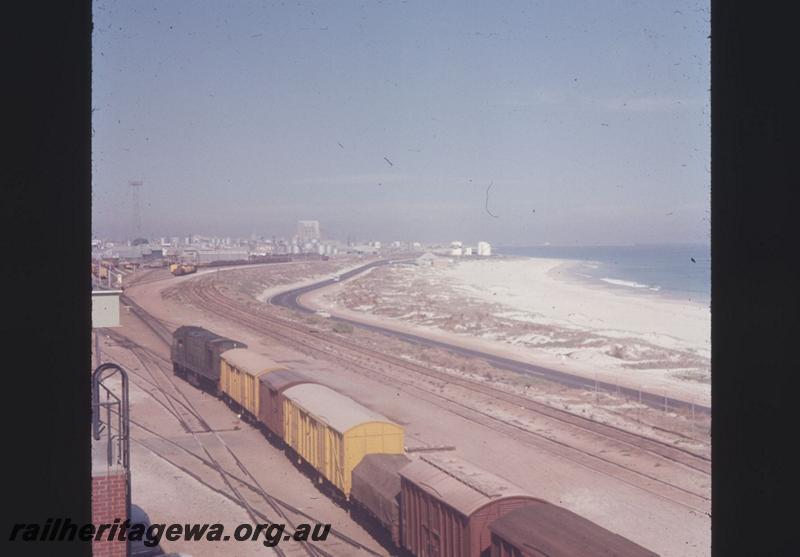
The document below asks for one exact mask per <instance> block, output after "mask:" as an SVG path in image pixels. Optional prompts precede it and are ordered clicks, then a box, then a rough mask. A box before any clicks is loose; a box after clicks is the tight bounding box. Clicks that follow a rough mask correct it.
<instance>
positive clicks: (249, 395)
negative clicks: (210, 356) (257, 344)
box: [219, 348, 284, 420]
mask: <svg viewBox="0 0 800 557" xmlns="http://www.w3.org/2000/svg"><path fill="white" fill-rule="evenodd" d="M220 361H221V363H220V374H219V388H220V390H221V391H222V392H223V393H224V394H225V395H227V396H228V398H230V399H231V400H232V401H234V402H235V403H236V404H238V405H239V406H241V407H242V408H243V409H244V410H245V411H247V413H248V414H250V416H248V417H249V418H251V419H254V420H255V419H257V417H258V410H259V396H258V386H259V377H261V376H262V375H264V374H265V373H269V372H271V371H275V370H278V369H284V368H283V366H281V365H279V364H277V363H275V362H274V361H273V360H271V359H269V358H268V357H266V356H264V355H262V354H259V353H258V352H253V351H252V350H248V349H246V348H233V349H231V350H226V351H225V352H223V353H222V354H220Z"/></svg>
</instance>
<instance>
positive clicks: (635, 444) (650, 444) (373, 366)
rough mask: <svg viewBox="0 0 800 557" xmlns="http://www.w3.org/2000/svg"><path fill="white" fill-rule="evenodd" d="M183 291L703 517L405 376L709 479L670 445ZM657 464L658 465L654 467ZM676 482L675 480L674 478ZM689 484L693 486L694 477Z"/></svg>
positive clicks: (694, 502) (199, 290)
mask: <svg viewBox="0 0 800 557" xmlns="http://www.w3.org/2000/svg"><path fill="white" fill-rule="evenodd" d="M187 289H188V290H189V293H190V297H191V299H192V303H194V304H195V305H197V306H198V307H200V308H201V309H204V310H206V311H209V312H211V313H214V314H216V315H221V316H224V317H226V318H228V319H230V320H232V321H234V322H236V323H238V324H240V325H243V326H246V327H248V328H251V329H253V330H256V331H259V332H260V333H264V334H267V335H269V336H271V337H273V338H276V339H278V340H280V341H281V342H283V343H285V344H287V345H290V346H293V347H295V348H298V349H300V350H301V351H303V352H306V353H310V354H311V355H313V356H317V357H321V358H323V359H328V360H335V361H338V362H340V363H342V364H344V365H346V366H347V368H348V369H350V370H352V371H355V372H357V373H360V374H363V375H367V376H369V377H372V378H373V379H377V380H379V381H381V382H384V383H390V384H392V385H393V386H396V387H401V388H404V389H406V390H408V389H413V390H414V391H416V393H417V395H418V396H421V397H423V398H427V399H428V400H435V402H436V403H437V404H439V405H442V406H444V407H446V408H447V409H448V410H450V411H451V412H454V413H456V414H457V415H459V416H461V417H463V418H465V419H468V420H470V421H472V422H474V423H477V424H480V425H483V426H486V427H489V428H490V429H493V430H495V431H500V432H502V433H505V434H508V435H511V436H512V437H514V438H516V439H520V440H521V441H523V442H527V443H529V444H531V442H532V441H533V442H534V444H535V445H536V446H537V447H539V448H544V449H545V450H549V451H550V452H552V453H555V454H558V455H559V456H561V457H562V458H566V459H568V460H571V461H573V462H575V463H577V464H579V465H581V466H585V467H587V468H589V469H592V470H593V471H595V472H598V473H601V474H604V475H607V476H610V477H613V478H615V479H617V480H620V481H622V482H624V483H627V484H629V485H631V486H634V487H637V488H640V489H644V490H645V491H648V492H650V493H652V494H654V495H656V496H659V497H662V498H664V499H667V500H670V501H673V502H675V503H678V504H680V505H683V506H685V507H687V508H689V509H692V510H694V511H696V512H699V513H707V512H708V510H707V509H708V507H709V504H710V498H709V497H708V496H706V494H705V493H704V492H703V491H704V490H702V489H701V490H698V489H696V488H694V487H693V486H692V484H691V482H688V483H684V484H683V485H678V484H676V483H673V482H671V481H667V480H664V479H663V478H662V477H659V476H656V475H654V474H651V473H649V472H647V471H644V470H642V469H641V467H640V468H638V469H637V468H634V467H632V466H630V465H626V464H625V463H624V462H620V461H619V459H617V460H614V459H611V458H609V457H607V456H602V454H601V453H603V452H607V451H598V452H589V451H586V450H583V449H581V448H578V447H576V446H573V445H572V444H570V443H566V442H563V441H560V440H558V439H556V438H555V437H554V436H552V435H547V434H546V433H543V430H546V428H538V431H537V430H535V429H532V428H530V427H526V426H524V425H519V424H516V423H510V422H508V421H507V420H503V419H501V418H498V417H497V416H496V415H493V414H492V413H491V412H486V411H481V410H480V409H478V408H476V407H475V406H474V404H463V403H459V402H458V401H455V400H453V399H452V397H448V396H443V395H439V394H437V393H435V392H433V391H432V390H431V389H423V388H420V387H419V386H416V385H414V384H412V383H411V382H410V381H408V380H407V378H408V376H409V373H411V374H415V375H416V376H417V377H418V378H421V379H423V380H425V381H428V382H429V383H432V384H433V385H435V386H438V387H440V388H445V387H447V388H449V389H452V387H453V386H454V385H455V386H457V387H459V388H462V389H465V390H467V391H470V392H471V393H472V394H480V395H482V396H485V397H487V399H488V400H489V401H490V402H495V403H496V401H497V400H500V401H503V402H505V403H507V404H511V405H514V406H516V407H518V408H521V409H524V410H526V411H528V412H530V413H532V414H533V415H534V416H535V417H536V418H537V419H546V420H552V421H555V422H558V423H559V424H560V425H561V426H566V427H568V428H572V431H573V432H578V433H582V434H588V435H592V436H596V437H599V438H601V439H603V440H604V442H605V443H607V444H610V445H611V446H612V448H616V450H617V451H619V449H620V448H622V449H623V451H624V450H626V449H627V450H636V451H640V452H641V453H647V454H649V455H651V456H652V457H653V458H654V459H658V460H661V461H662V462H663V461H666V462H668V463H671V464H672V465H674V466H679V467H681V469H682V470H684V471H687V472H690V473H693V474H695V475H698V474H699V475H700V478H701V481H704V480H706V479H708V477H709V476H710V460H709V459H708V458H706V457H704V456H703V455H699V454H696V453H693V452H691V451H689V450H687V449H685V448H682V447H674V446H672V445H669V444H667V443H663V442H661V441H657V440H654V439H651V438H647V437H642V436H639V435H636V434H634V433H631V432H628V431H626V430H622V429H620V428H616V427H614V426H609V425H608V424H603V423H600V422H597V421H593V420H590V419H588V418H583V417H580V416H576V415H574V414H570V413H568V412H563V411H560V410H558V409H555V408H553V407H551V406H547V405H544V404H541V403H537V402H536V401H532V400H530V399H527V398H525V397H521V396H518V395H513V394H511V393H507V392H505V391H501V390H498V389H495V388H493V387H491V386H488V385H485V384H481V383H479V382H477V381H470V380H468V379H462V378H456V377H453V376H451V375H449V374H446V373H444V372H439V371H436V370H432V369H429V368H425V367H423V366H419V365H417V364H413V363H411V362H408V361H406V360H402V359H400V358H396V357H393V356H390V355H386V354H382V353H378V352H375V351H373V350H370V349H367V348H364V347H363V346H360V345H356V344H355V343H353V342H351V341H347V340H345V339H339V338H336V339H333V338H331V337H330V336H326V337H325V338H324V339H321V338H319V337H318V336H317V335H315V334H312V333H309V332H308V329H307V327H304V326H302V325H299V324H297V323H295V322H293V321H291V320H289V319H285V318H282V317H278V316H275V315H270V314H267V313H266V312H263V311H257V310H254V309H252V308H250V307H248V306H245V305H243V304H241V303H239V302H237V301H235V300H232V299H231V298H228V297H226V296H224V295H223V294H221V293H220V292H218V291H217V290H216V289H215V288H214V286H213V281H209V280H207V279H198V280H194V281H191V282H190V283H187ZM387 366H388V367H389V368H390V369H392V370H393V371H394V372H393V373H391V372H390V373H384V372H381V371H380V368H381V367H384V368H385V367H387ZM403 377H405V378H406V380H405V381H403V380H402V379H400V378H403ZM573 440H574V439H573ZM622 454H623V455H624V454H625V453H624V452H623V453H622ZM655 466H656V467H658V466H661V465H660V464H656V465H655ZM678 476H681V475H680V474H678ZM694 479H695V480H697V476H695V478H694Z"/></svg>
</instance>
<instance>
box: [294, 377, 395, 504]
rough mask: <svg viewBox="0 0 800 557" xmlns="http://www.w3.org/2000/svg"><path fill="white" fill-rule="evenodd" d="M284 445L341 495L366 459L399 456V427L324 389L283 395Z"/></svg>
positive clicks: (307, 387) (312, 387)
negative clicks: (379, 456)
mask: <svg viewBox="0 0 800 557" xmlns="http://www.w3.org/2000/svg"><path fill="white" fill-rule="evenodd" d="M283 397H284V400H283V405H284V406H283V440H284V442H285V443H286V444H287V445H288V446H289V447H291V448H292V449H293V450H294V451H295V452H296V453H297V454H298V456H300V458H302V459H303V460H305V461H306V462H307V463H308V464H309V465H310V466H311V467H312V468H314V469H315V470H316V471H317V472H318V473H319V474H320V475H321V476H322V477H323V478H325V479H326V480H328V481H329V482H330V483H331V484H332V485H333V486H334V487H335V488H336V489H338V490H339V491H340V492H341V493H343V494H344V495H345V496H349V495H350V486H351V485H352V484H351V480H352V473H353V468H355V467H356V466H357V465H358V463H359V462H361V459H362V458H364V456H365V455H368V454H376V453H380V454H403V441H404V439H403V436H404V432H403V428H402V427H400V426H399V425H397V424H394V423H392V422H390V421H389V419H388V418H386V417H385V416H382V415H381V414H378V413H377V412H373V411H372V410H370V409H369V408H365V407H364V406H361V405H360V404H359V403H357V402H356V401H354V400H353V399H351V398H348V397H346V396H344V395H342V394H339V393H337V392H336V391H334V390H332V389H329V388H328V387H325V386H323V385H317V384H315V383H305V384H302V385H297V386H294V387H290V388H288V389H286V390H285V391H284V392H283Z"/></svg>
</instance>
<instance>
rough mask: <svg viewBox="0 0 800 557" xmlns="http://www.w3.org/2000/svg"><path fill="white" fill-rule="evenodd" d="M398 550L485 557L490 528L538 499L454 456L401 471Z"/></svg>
mask: <svg viewBox="0 0 800 557" xmlns="http://www.w3.org/2000/svg"><path fill="white" fill-rule="evenodd" d="M400 478H401V501H402V504H401V508H402V529H401V532H402V533H401V540H402V543H403V547H404V548H406V549H407V550H409V551H410V552H411V553H412V554H414V555H417V556H418V557H487V556H488V555H489V551H490V545H491V532H490V531H489V524H491V523H492V522H493V521H495V520H497V519H498V518H500V517H502V516H503V515H505V514H507V513H509V512H511V511H514V510H516V509H519V508H521V507H523V506H525V505H527V504H530V503H531V502H532V501H538V499H536V498H534V497H532V496H531V495H528V494H527V493H525V492H523V491H522V489H521V488H519V487H517V486H515V485H514V484H512V483H511V482H509V481H507V480H505V479H503V478H501V477H499V476H496V475H494V474H492V473H490V472H487V471H485V470H482V469H480V468H478V467H476V466H474V465H472V464H469V463H468V462H466V461H463V460H461V459H459V458H456V457H453V456H440V455H436V456H434V455H428V456H421V457H420V460H415V461H412V462H411V463H410V464H408V465H407V466H405V467H403V468H402V469H401V470H400Z"/></svg>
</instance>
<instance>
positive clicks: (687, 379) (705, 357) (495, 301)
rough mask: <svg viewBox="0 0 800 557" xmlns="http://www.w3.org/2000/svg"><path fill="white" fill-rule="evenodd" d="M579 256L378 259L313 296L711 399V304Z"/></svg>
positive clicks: (420, 330) (331, 305) (520, 355)
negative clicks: (613, 280) (634, 282)
mask: <svg viewBox="0 0 800 557" xmlns="http://www.w3.org/2000/svg"><path fill="white" fill-rule="evenodd" d="M576 265H577V263H576V262H575V261H568V260H561V259H544V258H511V257H508V258H506V257H498V258H492V259H489V260H462V261H459V262H456V263H453V264H452V265H449V266H436V267H418V266H412V265H408V266H392V267H385V268H380V269H374V270H372V272H370V273H368V274H366V275H363V276H357V277H354V278H352V279H350V280H348V281H345V282H343V283H340V284H337V285H333V286H331V287H328V288H325V289H322V290H320V291H317V292H314V293H311V294H309V295H306V296H304V297H303V302H304V303H305V304H307V305H310V306H312V307H316V308H321V309H322V308H324V309H326V310H327V311H330V312H331V313H332V314H335V315H339V316H342V317H347V318H350V319H355V320H361V321H363V322H369V323H374V324H380V325H383V326H387V327H389V328H394V329H396V330H400V331H405V332H413V333H415V334H422V335H425V336H430V337H431V338H438V339H439V340H443V341H446V342H452V343H454V344H457V345H462V346H469V347H472V348H475V349H479V350H483V351H488V352H490V353H495V354H497V355H502V356H507V357H512V358H515V359H519V360H521V361H527V362H530V363H534V364H538V365H542V366H545V367H550V368H552V369H558V370H561V371H566V372H569V373H575V374H579V375H583V376H586V377H596V378H597V379H598V380H602V381H606V382H612V383H618V384H620V385H624V386H628V387H631V388H634V389H636V388H640V389H643V390H648V391H655V392H659V393H661V392H663V393H665V394H668V395H669V396H674V397H676V398H682V399H684V400H694V401H695V402H697V403H700V404H710V323H711V319H710V310H709V308H708V307H707V306H705V305H704V304H702V303H699V302H696V301H690V300H688V299H687V300H682V299H679V298H670V297H668V296H665V295H663V294H661V293H656V292H653V291H651V290H648V289H643V288H636V287H631V286H627V285H621V284H610V283H605V282H600V281H597V283H590V282H588V281H586V280H584V279H581V278H580V277H579V276H578V275H577V274H576V273H575V272H574V270H575V266H576Z"/></svg>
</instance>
